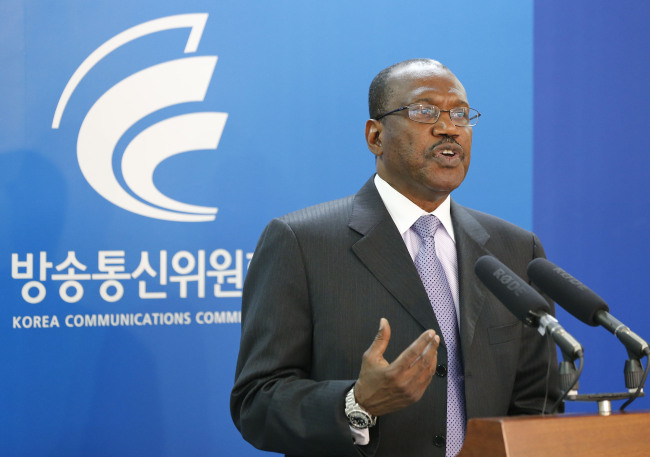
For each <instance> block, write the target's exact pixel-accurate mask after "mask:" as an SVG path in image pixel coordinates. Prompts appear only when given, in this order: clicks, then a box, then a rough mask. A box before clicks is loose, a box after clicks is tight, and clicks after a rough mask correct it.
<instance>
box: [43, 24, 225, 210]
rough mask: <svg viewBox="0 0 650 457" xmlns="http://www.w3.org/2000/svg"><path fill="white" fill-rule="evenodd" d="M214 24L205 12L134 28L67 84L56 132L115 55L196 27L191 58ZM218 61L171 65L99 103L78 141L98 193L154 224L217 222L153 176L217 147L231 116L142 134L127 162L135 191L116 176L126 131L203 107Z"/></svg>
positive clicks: (183, 119)
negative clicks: (184, 106)
mask: <svg viewBox="0 0 650 457" xmlns="http://www.w3.org/2000/svg"><path fill="white" fill-rule="evenodd" d="M207 19H208V15H207V14H205V13H201V14H182V15H176V16H168V17H164V18H161V19H156V20H153V21H149V22H145V23H143V24H140V25H137V26H135V27H132V28H130V29H128V30H125V31H124V32H122V33H120V34H118V35H116V36H114V37H113V38H111V39H110V40H108V41H107V42H105V43H104V44H102V45H101V46H100V47H99V48H97V49H96V50H95V51H93V52H92V53H91V54H90V55H89V56H88V57H87V58H86V60H84V61H83V63H82V64H81V65H80V66H79V68H77V70H76V71H75V72H74V74H73V75H72V77H71V78H70V80H69V81H68V83H67V84H66V87H65V89H64V90H63V93H62V94H61V97H60V99H59V103H58V105H57V107H56V111H55V113H54V119H53V121H52V128H53V129H58V128H59V125H60V123H61V117H62V116H63V112H64V110H65V107H66V105H67V103H68V101H69V100H70V97H71V96H72V93H73V92H74V91H75V89H76V87H77V85H78V84H79V83H80V82H81V80H82V79H83V78H84V76H85V75H86V74H87V73H88V72H89V71H90V70H91V69H92V68H93V67H94V66H95V65H96V64H97V63H98V62H100V61H101V60H102V59H103V58H104V57H106V56H107V55H108V54H110V53H111V52H113V51H114V50H116V49H118V48H119V47H121V46H123V45H125V44H127V43H129V42H131V41H133V40H136V39H138V38H141V37H144V36H146V35H150V34H152V33H156V32H161V31H165V30H170V29H179V28H189V29H190V36H189V38H188V40H187V44H186V46H185V53H186V54H188V53H193V52H196V50H197V48H198V45H199V41H200V39H201V35H202V34H203V29H204V27H205V23H206V21H207ZM216 63H217V56H202V57H185V58H182V59H177V60H171V61H168V62H163V63H161V64H158V65H154V66H151V67H149V68H145V69H144V70H141V71H139V72H137V73H135V74H132V75H130V76H128V77H127V78H125V79H123V80H121V81H120V82H118V83H117V84H115V85H114V86H113V87H111V88H110V89H108V90H107V91H106V92H105V93H104V94H103V95H101V97H99V99H98V100H97V101H96V102H95V103H94V104H93V106H92V107H91V108H90V110H89V111H88V113H87V114H86V117H85V118H84V120H83V122H82V124H81V128H80V129H79V136H78V138H77V159H78V161H79V167H80V168H81V172H82V173H83V175H84V177H85V178H86V181H88V184H90V186H91V187H92V188H93V189H95V191H97V193H99V194H100V195H101V196H102V197H104V198H105V199H106V200H108V201H109V202H111V203H113V204H115V205H117V206H119V207H120V208H123V209H125V210H127V211H131V212H133V213H136V214H140V215H142V216H147V217H151V218H156V219H163V220H168V221H181V222H204V221H212V220H214V219H215V217H216V213H217V208H211V207H204V206H196V205H190V204H187V203H182V202H179V201H177V200H173V199H171V198H169V197H168V196H166V195H164V194H163V193H162V192H160V191H159V190H158V189H157V188H156V186H155V185H154V182H153V175H154V172H155V170H156V167H157V166H158V165H159V164H160V163H161V162H162V161H164V160H165V159H167V158H169V157H171V156H173V155H176V154H181V153H184V152H190V151H197V150H208V149H216V148H217V146H218V144H219V140H220V139H221V133H222V132H223V128H224V126H225V124H226V119H227V118H228V114H227V113H216V112H197V113H190V114H183V115H178V116H174V117H170V118H167V119H165V120H162V121H160V122H158V123H156V124H154V125H152V126H150V127H148V128H146V129H144V130H143V131H142V132H140V133H139V134H138V135H137V136H136V137H135V138H133V140H132V141H131V142H130V143H129V144H128V145H127V146H126V148H125V150H124V154H123V156H122V161H121V169H122V177H123V178H124V182H125V183H126V185H127V186H128V188H129V189H130V191H131V193H129V192H128V191H127V190H126V189H124V188H123V187H122V185H121V184H120V182H119V181H118V179H117V178H116V176H115V172H114V170H113V153H114V151H115V148H116V146H117V144H118V142H119V141H120V139H121V138H122V136H123V135H124V134H125V133H126V131H127V130H128V129H129V128H130V127H131V126H132V125H134V124H135V123H136V122H138V121H139V120H141V119H143V118H144V117H146V116H148V115H150V114H152V113H154V112H156V111H158V110H160V109H163V108H167V107H170V106H173V105H177V104H180V103H187V102H202V101H203V100H204V99H205V95H206V92H207V90H208V85H209V84H210V80H211V79H212V74H213V72H214V68H215V65H216ZM134 195H135V196H137V197H139V199H138V198H136V197H134Z"/></svg>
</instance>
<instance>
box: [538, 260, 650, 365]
mask: <svg viewBox="0 0 650 457" xmlns="http://www.w3.org/2000/svg"><path fill="white" fill-rule="evenodd" d="M527 271H528V276H529V277H530V279H531V280H532V281H533V282H534V283H535V284H536V285H537V286H538V287H539V288H540V289H542V291H544V293H546V294H547V295H548V296H549V297H551V298H552V299H553V300H555V302H556V303H557V304H558V305H560V306H562V307H563V308H564V309H566V310H567V311H568V312H569V313H571V314H573V315H574V316H575V317H577V318H578V319H580V320H581V321H582V322H584V323H585V324H589V325H591V326H594V327H596V326H598V325H602V326H603V327H605V328H606V329H607V330H609V331H610V332H612V333H613V334H614V335H616V337H617V338H618V339H619V340H620V341H621V342H622V343H623V344H624V345H625V348H626V349H627V351H628V352H629V354H630V356H636V358H641V357H643V356H644V355H650V347H649V346H648V343H647V342H646V341H644V340H643V339H642V338H641V337H640V336H639V335H637V334H636V333H634V332H632V331H631V330H630V329H629V328H628V327H626V326H625V325H623V324H622V323H621V322H620V321H619V320H618V319H616V318H615V317H614V316H612V315H611V314H609V306H607V303H605V300H603V299H602V298H601V297H600V296H599V295H598V294H596V292H594V291H592V290H591V289H589V288H588V287H587V286H585V285H584V284H583V283H581V282H580V281H578V280H577V279H576V278H574V277H573V276H571V275H570V274H569V273H567V272H566V271H564V270H563V269H562V268H560V267H558V266H557V265H555V264H553V263H552V262H550V261H549V260H547V259H542V258H538V259H535V260H533V261H531V262H530V263H529V264H528V268H527Z"/></svg>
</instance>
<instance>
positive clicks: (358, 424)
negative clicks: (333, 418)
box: [345, 387, 377, 430]
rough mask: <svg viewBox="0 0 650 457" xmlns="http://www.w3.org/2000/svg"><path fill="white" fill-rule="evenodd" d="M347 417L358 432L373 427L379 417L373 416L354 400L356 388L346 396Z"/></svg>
mask: <svg viewBox="0 0 650 457" xmlns="http://www.w3.org/2000/svg"><path fill="white" fill-rule="evenodd" d="M345 415H346V416H348V422H350V425H351V426H352V427H354V428H356V429H358V430H363V429H366V428H368V427H372V426H373V425H375V424H376V423H377V416H373V415H372V414H370V413H369V412H368V411H366V410H365V409H363V408H362V407H361V405H359V403H357V400H356V399H355V398H354V387H352V389H350V391H349V392H348V394H347V395H346V396H345Z"/></svg>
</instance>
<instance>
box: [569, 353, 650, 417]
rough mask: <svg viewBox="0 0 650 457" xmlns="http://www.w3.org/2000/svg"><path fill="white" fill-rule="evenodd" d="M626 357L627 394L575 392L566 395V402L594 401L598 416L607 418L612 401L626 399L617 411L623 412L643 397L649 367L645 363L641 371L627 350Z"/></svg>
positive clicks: (636, 358)
mask: <svg viewBox="0 0 650 457" xmlns="http://www.w3.org/2000/svg"><path fill="white" fill-rule="evenodd" d="M628 356H629V357H630V358H629V359H628V360H626V361H625V367H624V369H623V374H624V376H625V387H626V388H627V389H628V391H627V392H614V393H599V394H581V395H579V394H578V393H577V391H576V392H575V393H569V394H568V395H566V400H568V401H595V402H597V403H598V414H599V415H601V416H609V415H610V414H611V413H612V401H614V400H624V399H627V401H626V402H625V403H624V404H623V405H622V406H621V407H620V408H619V411H621V412H623V411H624V410H625V408H626V407H627V406H628V405H629V404H630V403H632V402H633V401H634V400H636V399H637V398H638V397H643V396H645V393H644V392H643V387H644V385H645V381H646V379H647V377H648V368H649V367H650V364H649V363H648V362H647V361H646V367H645V370H643V365H642V364H641V360H640V359H639V358H638V357H636V356H635V355H634V354H633V353H631V352H630V351H629V350H628ZM646 357H647V354H646ZM564 363H566V362H562V364H564ZM581 368H582V366H581ZM560 382H561V383H562V382H563V378H562V367H561V366H560ZM563 388H564V387H563Z"/></svg>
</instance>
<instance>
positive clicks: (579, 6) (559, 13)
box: [533, 0, 650, 412]
mask: <svg viewBox="0 0 650 457" xmlns="http://www.w3.org/2000/svg"><path fill="white" fill-rule="evenodd" d="M648 20H650V6H648V4H647V3H646V2H641V1H631V2H626V3H625V5H624V6H623V4H621V3H619V2H609V1H601V2H589V1H582V0H580V1H572V2H561V1H554V0H553V1H543V2H536V3H535V76H534V81H535V98H534V101H535V103H534V105H535V118H534V119H535V123H534V131H535V134H534V142H535V143H534V144H535V147H534V151H535V154H534V156H535V159H534V217H533V220H534V228H535V230H536V232H537V233H538V235H540V237H541V238H542V240H543V241H544V245H545V248H546V253H547V255H548V257H549V259H551V260H552V261H553V262H554V263H556V264H558V265H560V266H562V267H563V268H564V269H565V270H567V271H568V272H570V273H572V274H573V275H574V276H575V277H577V278H578V279H580V280H581V281H582V282H583V283H585V284H586V285H587V286H589V287H591V288H592V289H593V290H595V291H596V292H597V293H598V294H599V295H601V296H602V297H603V298H604V299H605V301H607V302H608V304H609V306H610V308H611V313H612V314H613V315H614V316H616V317H618V318H619V320H621V321H622V322H624V323H626V324H627V325H628V326H629V327H631V328H632V330H633V331H635V332H636V333H638V334H640V335H641V336H645V337H646V338H648V337H650V310H649V309H648V306H647V304H646V303H647V295H646V294H645V292H644V290H645V287H644V286H645V285H646V284H647V283H646V281H647V279H648V273H649V272H650V269H649V268H648V258H649V257H650V242H648V233H649V232H650V213H649V212H648V202H647V201H648V196H649V195H650V184H649V183H650V180H649V178H650V172H649V171H648V170H650V155H649V154H648V147H647V145H646V141H645V134H646V133H647V131H648V125H649V123H648V116H646V115H645V110H646V106H647V102H648V100H650V79H648V77H647V74H648V71H650V47H649V46H648V42H647V37H646V29H647V24H648ZM558 318H560V319H561V322H563V323H564V324H565V328H566V329H567V330H568V331H569V332H571V333H572V334H574V336H576V337H577V338H578V339H579V340H580V341H581V342H582V344H583V345H584V346H585V369H584V373H583V375H582V382H581V390H580V393H585V394H586V393H596V392H619V391H624V390H625V384H624V379H623V364H624V360H625V359H626V358H627V355H626V351H625V350H624V348H623V346H622V345H621V344H619V342H618V341H617V340H616V338H615V337H614V336H613V335H610V334H609V333H607V332H606V331H605V330H604V329H602V328H590V327H586V326H584V325H583V324H582V323H580V322H578V321H577V320H575V319H574V318H573V317H572V316H570V315H568V314H567V313H565V312H563V311H562V310H560V311H559V313H558ZM644 363H645V362H644ZM647 405H648V403H647V401H646V400H645V399H642V400H637V402H636V403H634V404H633V406H632V407H631V408H632V409H634V408H645V409H647V407H648V406H647ZM617 406H620V402H618V404H617V403H615V404H614V407H617ZM567 409H568V410H569V411H575V410H579V411H592V412H593V411H595V410H596V409H595V405H591V404H586V405H581V404H570V405H568V408H567Z"/></svg>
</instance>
